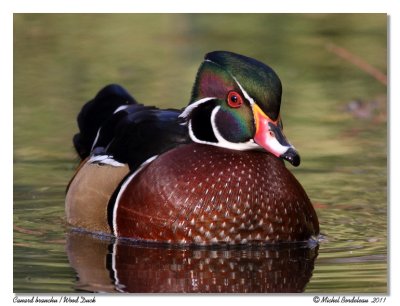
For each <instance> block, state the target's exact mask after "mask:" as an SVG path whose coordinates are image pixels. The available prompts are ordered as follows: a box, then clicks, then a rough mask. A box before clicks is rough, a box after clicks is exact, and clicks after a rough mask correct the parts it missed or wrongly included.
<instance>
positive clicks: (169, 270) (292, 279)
mask: <svg viewBox="0 0 400 306" xmlns="http://www.w3.org/2000/svg"><path fill="white" fill-rule="evenodd" d="M66 248H67V253H68V258H69V261H70V264H71V266H72V267H73V268H74V269H75V271H76V273H77V275H78V281H77V284H76V289H78V290H83V291H88V292H130V293H267V292H270V293H300V292H303V291H304V290H305V288H306V286H307V284H308V282H309V281H310V279H311V276H312V272H313V270H314V262H315V259H316V258H317V256H318V244H317V243H315V244H313V243H310V242H309V243H307V244H293V243H292V244H280V245H271V246H267V247H261V246H257V247H254V246H253V247H249V246H247V247H246V246H240V247H239V246H238V247H223V246H219V247H216V246H214V247H194V248H190V247H171V246H167V245H164V246H160V245H149V244H147V245H144V244H133V243H132V242H127V241H121V240H120V241H118V240H114V239H112V238H105V237H102V238H101V239H99V237H98V236H95V235H92V234H88V233H82V232H78V231H71V232H70V233H69V234H68V236H67V246H66Z"/></svg>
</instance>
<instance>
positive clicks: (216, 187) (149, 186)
mask: <svg viewBox="0 0 400 306" xmlns="http://www.w3.org/2000/svg"><path fill="white" fill-rule="evenodd" d="M281 93H282V86H281V82H280V80H279V77H278V76H277V75H276V73H275V72H274V71H273V70H272V68H270V67H269V66H267V65H265V64H263V63H261V62H259V61H257V60H255V59H252V58H249V57H246V56H243V55H239V54H235V53H232V52H227V51H215V52H211V53H208V54H207V55H206V56H205V58H204V61H203V63H202V64H201V65H200V68H199V70H198V73H197V75H196V79H195V82H194V86H193V89H192V95H191V100H190V102H189V104H188V105H187V107H185V108H184V109H182V110H176V109H159V108H156V107H151V106H145V105H143V104H139V103H138V102H137V101H136V100H135V99H134V98H133V97H131V96H130V95H129V93H128V92H127V91H126V90H125V89H123V88H122V87H121V86H119V85H109V86H106V87H105V88H103V89H102V90H101V91H100V92H99V93H98V94H97V95H96V96H95V98H94V99H93V100H90V101H89V102H88V103H87V104H85V105H84V106H83V108H82V110H81V112H80V114H79V116H78V125H79V128H80V132H79V133H78V134H76V135H75V136H74V145H75V148H76V151H77V153H78V155H79V156H80V158H81V163H80V166H79V168H78V169H77V171H76V173H75V175H74V176H73V178H72V179H71V182H70V184H69V185H68V188H67V195H66V215H67V221H68V222H69V223H70V224H71V225H72V226H74V227H80V228H84V229H86V230H89V231H92V232H100V233H106V234H112V235H115V236H116V237H119V238H129V239H135V240H141V241H151V242H161V243H173V244H175V243H177V244H200V245H210V244H221V243H222V244H249V243H250V244H253V243H256V244H260V243H261V244H265V243H279V242H298V241H306V240H307V239H310V237H312V236H315V235H317V234H318V233H319V223H318V218H317V215H316V213H315V210H314V208H313V206H312V204H311V202H310V200H309V198H308V196H307V194H306V192H305V191H304V189H303V188H302V186H301V185H300V183H299V182H298V181H297V180H296V178H295V177H294V176H293V175H292V174H291V173H290V171H289V170H288V169H287V168H286V167H285V164H284V162H283V160H287V161H288V162H290V163H291V164H292V165H294V166H297V165H298V164H299V163H300V157H299V155H298V153H297V151H296V150H295V148H294V147H293V146H292V145H291V144H290V143H289V142H288V140H287V139H286V137H285V135H284V134H283V131H282V121H281V117H280V114H279V111H280V103H281Z"/></svg>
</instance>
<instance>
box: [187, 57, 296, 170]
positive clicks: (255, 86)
mask: <svg viewBox="0 0 400 306" xmlns="http://www.w3.org/2000/svg"><path fill="white" fill-rule="evenodd" d="M281 95H282V85H281V81H280V79H279V77H278V75H277V74H276V73H275V72H274V71H273V70H272V69H271V68H270V67H268V66H267V65H265V64H263V63H261V62H259V61H257V60H255V59H252V58H249V57H246V56H243V55H239V54H235V53H232V52H227V51H215V52H211V53H208V54H206V56H205V59H204V62H203V63H202V64H201V66H200V68H199V71H198V73H197V76H196V81H195V84H194V86H193V91H192V97H191V101H190V103H189V105H188V106H187V107H186V108H185V109H184V110H183V112H182V114H181V115H180V117H182V118H184V119H185V121H186V122H187V124H188V129H189V135H190V138H191V139H192V140H193V141H194V142H197V143H203V144H208V145H214V146H219V147H224V148H228V149H233V150H257V149H262V150H266V151H268V152H270V153H272V154H273V155H275V156H277V157H279V158H283V159H285V160H287V161H288V162H290V163H291V164H292V165H294V166H298V165H299V164H300V156H299V154H298V153H297V151H296V150H295V148H294V147H293V146H292V145H291V144H290V143H289V142H288V140H287V139H286V137H285V135H284V134H283V131H282V129H283V125H282V119H281V117H280V114H279V113H280V105H281Z"/></svg>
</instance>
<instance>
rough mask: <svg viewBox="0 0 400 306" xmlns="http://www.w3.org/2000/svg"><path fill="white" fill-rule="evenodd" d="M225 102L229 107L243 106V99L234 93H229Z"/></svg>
mask: <svg viewBox="0 0 400 306" xmlns="http://www.w3.org/2000/svg"><path fill="white" fill-rule="evenodd" d="M227 102H228V105H229V106H230V107H233V108H238V107H240V106H241V105H242V104H243V99H242V97H241V96H240V95H239V94H238V93H237V92H236V91H230V92H229V93H228V98H227Z"/></svg>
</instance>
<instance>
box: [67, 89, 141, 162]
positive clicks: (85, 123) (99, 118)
mask: <svg viewBox="0 0 400 306" xmlns="http://www.w3.org/2000/svg"><path fill="white" fill-rule="evenodd" d="M132 104H137V102H136V100H135V99H134V98H133V97H132V96H131V95H130V94H129V93H128V92H127V91H126V90H125V89H124V88H123V87H121V86H120V85H116V84H111V85H107V86H106V87H104V88H103V89H101V90H100V91H99V92H98V93H97V95H96V96H95V97H94V98H93V99H92V100H90V101H89V102H87V103H86V104H85V105H84V106H83V107H82V109H81V111H80V113H79V115H78V118H77V121H78V127H79V133H77V134H75V135H74V137H73V143H74V147H75V150H76V152H77V153H78V155H79V157H80V158H81V160H84V159H85V158H86V157H88V156H89V155H90V153H91V151H92V147H93V143H94V142H95V140H96V137H97V134H98V131H99V129H100V128H101V126H102V125H103V124H104V123H105V122H106V121H107V120H108V119H109V118H110V117H111V116H112V115H113V114H114V113H115V112H116V111H118V110H119V109H122V108H123V107H124V106H128V105H132Z"/></svg>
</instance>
